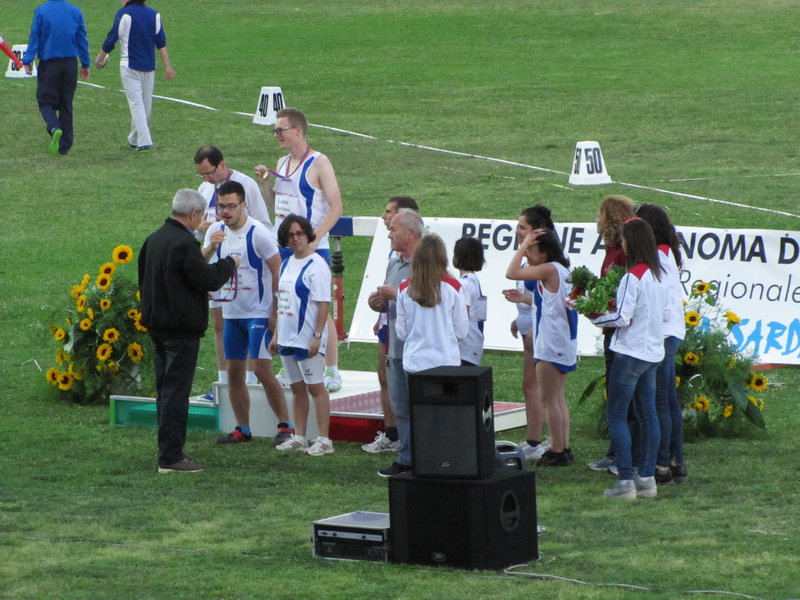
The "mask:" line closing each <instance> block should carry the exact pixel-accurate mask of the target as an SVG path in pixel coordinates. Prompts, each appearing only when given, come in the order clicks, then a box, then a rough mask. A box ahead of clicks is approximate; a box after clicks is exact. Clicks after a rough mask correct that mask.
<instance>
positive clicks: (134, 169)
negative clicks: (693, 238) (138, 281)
mask: <svg viewBox="0 0 800 600" xmlns="http://www.w3.org/2000/svg"><path fill="white" fill-rule="evenodd" d="M38 3H39V1H38V0H15V1H14V2H6V3H4V4H3V5H2V6H1V7H0V27H2V31H0V33H2V35H3V37H4V38H5V39H6V40H7V41H9V43H25V42H26V41H27V36H28V30H29V26H30V21H31V16H32V14H33V10H34V8H35V6H36V5H37V4H38ZM148 4H150V2H148ZM152 4H153V5H154V6H155V7H156V8H158V9H159V10H161V11H162V14H163V18H164V23H165V28H166V32H167V35H168V40H169V49H170V56H171V58H172V63H173V67H174V68H175V70H176V71H177V73H178V74H177V77H176V78H175V80H174V81H172V82H167V81H165V80H164V78H163V73H161V72H159V74H158V79H157V83H156V93H157V94H159V95H163V96H168V97H171V98H177V99H181V100H186V101H189V102H194V103H199V104H203V105H207V106H211V107H214V108H216V109H218V110H217V111H209V110H205V109H202V108H197V107H192V106H187V105H185V104H179V103H175V102H168V101H165V100H157V101H156V103H155V106H154V117H153V121H152V131H153V136H154V140H155V144H156V146H155V150H154V152H152V153H151V154H150V155H143V156H134V155H131V153H130V152H129V150H128V148H127V143H126V140H125V136H126V134H127V131H128V125H129V116H128V111H127V106H126V105H125V99H124V95H123V94H121V93H120V92H119V91H118V90H119V89H120V82H119V74H118V71H117V68H116V67H117V64H118V62H117V57H118V54H117V53H116V52H115V53H114V54H112V57H111V60H110V63H109V67H108V68H106V69H104V70H102V71H97V70H95V69H93V70H92V76H91V79H90V80H89V83H92V84H95V85H98V86H102V88H96V87H90V86H85V85H81V86H79V88H78V92H77V95H76V99H75V113H76V141H75V146H74V149H73V151H72V152H71V155H70V156H68V157H66V158H56V157H52V156H50V155H49V154H48V153H47V137H46V135H45V133H44V127H43V122H42V120H41V117H40V116H39V114H38V111H37V110H36V103H35V82H34V81H28V80H25V81H22V80H13V79H3V80H0V197H2V202H3V207H4V209H5V210H6V214H7V219H8V221H7V223H6V232H5V234H4V235H3V236H2V237H1V238H0V254H1V255H2V257H3V259H2V262H0V327H2V331H3V335H2V336H0V380H2V382H3V386H2V387H3V391H2V392H0V598H14V599H33V598H36V599H39V598H69V599H73V598H74V599H79V598H80V599H83V598H86V599H94V598H101V597H116V598H136V599H141V598H158V599H190V598H192V599H193V598H214V599H216V598H226V599H233V598H235V599H246V598H287V599H288V598H299V597H309V598H312V597H319V598H326V599H328V598H330V599H333V598H342V599H349V598H359V599H360V598H364V599H371V598H404V599H405V598H407V599H421V598H430V599H442V598H448V599H451V598H452V599H462V598H463V599H478V598H486V597H491V598H498V599H500V598H502V599H505V598H508V599H512V598H513V599H515V598H522V597H527V596H538V597H542V598H558V599H566V598H570V599H573V598H604V599H605V598H609V599H611V598H628V597H646V598H674V597H677V596H679V595H684V594H686V593H688V592H690V591H696V590H717V591H726V592H730V593H739V594H746V595H748V596H751V597H757V598H764V599H767V598H769V599H772V598H797V597H800V584H798V581H800V566H798V565H799V563H798V561H797V556H798V554H800V539H799V538H798V535H797V532H796V530H795V529H794V527H796V525H797V523H798V521H799V520H800V519H799V517H800V509H798V489H799V488H798V486H797V478H798V473H799V471H798V461H799V460H800V450H799V449H798V441H797V430H798V428H799V427H800V418H799V417H798V414H797V410H796V406H797V399H796V390H797V388H798V385H800V381H799V380H798V371H797V370H796V369H783V370H780V371H775V372H770V373H768V374H767V375H768V377H769V380H770V384H771V385H770V388H768V393H767V394H766V395H765V399H766V401H767V408H766V409H765V413H764V414H765V418H766V420H767V430H766V432H749V433H746V434H745V435H744V436H742V437H739V438H735V439H722V438H717V439H711V440H700V441H696V442H695V443H692V444H690V445H688V446H687V461H688V464H689V468H690V483H689V484H687V485H685V486H680V487H678V486H673V487H672V488H671V489H670V488H662V489H661V490H660V493H659V499H658V500H657V501H655V502H635V503H629V504H625V505H624V506H622V505H620V504H614V503H609V502H608V501H606V500H605V499H604V498H603V497H602V490H603V488H604V487H605V486H606V485H610V484H611V483H612V481H611V480H610V478H608V477H606V476H603V475H600V474H596V473H593V472H591V471H589V470H588V469H585V468H584V467H582V466H581V465H583V464H585V463H586V462H589V461H590V460H594V459H596V458H598V457H599V456H600V455H601V454H602V452H603V451H604V449H605V442H604V441H603V440H602V439H600V438H598V437H597V435H596V433H595V423H596V418H595V413H594V411H593V410H592V409H591V408H590V407H577V406H575V400H576V398H577V396H578V395H579V393H580V391H581V390H582V389H583V387H584V386H585V385H586V383H587V382H588V381H589V380H590V379H592V378H593V377H595V376H596V375H597V374H598V373H599V372H600V369H601V364H600V361H599V360H598V359H584V360H582V361H581V368H579V369H578V371H577V372H576V373H575V374H574V375H572V376H570V384H569V390H568V394H569V396H568V400H569V402H570V404H571V407H572V410H573V415H572V416H573V444H572V445H573V448H574V449H575V452H576V455H577V458H578V463H579V464H578V465H577V466H576V467H574V468H572V469H560V470H555V471H553V470H551V471H546V470H540V471H539V472H538V478H539V479H538V488H537V490H538V502H539V513H540V522H541V523H542V524H544V525H545V526H546V527H547V528H548V532H547V533H546V534H545V535H544V536H542V537H541V539H540V549H541V552H542V555H543V558H542V560H541V561H539V562H538V563H534V564H531V565H527V566H525V567H524V568H522V569H520V571H522V572H525V573H540V574H549V575H553V576H558V577H563V578H569V579H577V580H581V581H584V582H592V583H594V584H598V585H579V584H576V583H570V582H567V581H563V580H544V579H530V578H527V577H524V576H522V575H519V576H516V577H514V576H506V575H502V574H495V573H469V572H461V571H455V570H447V569H426V568H416V567H410V566H391V565H378V564H369V563H341V562H331V561H324V560H320V559H314V558H312V557H311V548H310V545H309V543H308V535H309V531H310V522H311V521H312V520H314V519H318V518H322V517H327V516H331V515H336V514H340V513H344V512H349V511H352V510H375V511H381V512H385V511H387V510H388V498H387V492H386V482H385V480H382V479H380V478H378V477H377V476H376V475H375V470H376V469H377V468H379V467H382V466H385V465H386V464H388V459H386V458H385V457H383V456H380V457H373V456H367V455H365V454H363V453H362V452H361V451H360V449H359V447H358V446H357V445H355V444H344V443H341V444H337V445H336V453H335V454H334V455H332V456H328V457H325V458H323V459H320V460H312V459H308V460H305V457H299V456H282V455H281V456H278V455H276V453H275V452H273V451H272V450H271V448H270V447H269V445H268V444H267V443H266V442H265V441H257V442H255V443H253V444H251V445H247V447H236V448H224V447H216V446H215V445H214V444H213V436H212V435H209V434H199V433H192V434H190V436H189V445H188V447H187V449H188V450H189V451H190V452H191V453H192V454H193V455H195V456H197V457H198V458H199V459H202V460H203V461H204V462H206V463H207V464H208V465H209V469H208V470H207V471H206V472H205V473H202V474H199V475H198V476H196V477H166V476H158V475H157V474H156V472H155V434H154V432H153V431H152V430H148V429H139V428H133V427H131V428H120V427H115V426H111V425H109V424H108V414H107V407H103V406H92V407H77V406H68V405H64V404H61V403H59V402H58V401H56V400H54V399H53V398H52V396H51V395H50V393H51V392H52V388H50V387H49V386H48V385H47V384H46V383H45V382H44V378H43V377H42V374H41V373H40V371H39V369H38V368H37V362H38V364H39V365H41V366H43V367H44V368H45V369H46V368H47V366H49V365H50V364H51V362H52V355H53V353H54V348H53V346H52V344H51V342H50V341H49V334H48V332H47V330H46V327H47V326H48V325H49V324H50V323H49V321H48V316H49V311H47V310H42V307H47V306H57V305H60V304H62V303H64V302H66V298H67V295H68V292H69V289H70V286H72V285H73V284H75V283H78V281H79V280H80V277H81V276H82V274H83V273H84V272H86V271H87V270H88V269H94V268H95V266H96V265H98V264H100V263H101V262H103V261H105V260H106V257H107V256H108V254H109V253H110V251H111V249H112V248H113V247H115V246H116V245H118V244H121V243H124V244H128V245H130V246H132V247H134V248H136V249H138V248H139V247H140V245H141V243H142V241H143V240H144V238H145V237H146V236H147V235H148V234H149V233H150V232H151V231H153V230H154V229H155V228H156V227H158V226H159V224H160V223H161V222H162V221H163V219H164V218H165V217H166V216H167V215H168V212H169V202H170V200H171V198H172V195H173V194H174V192H175V191H176V190H177V189H179V188H182V187H191V188H196V187H197V185H198V184H199V183H200V180H199V179H198V178H197V177H195V176H194V165H193V164H192V156H193V154H194V152H195V150H196V149H197V148H198V147H199V146H201V145H205V144H209V143H211V144H215V145H217V146H219V147H220V148H221V149H222V150H223V152H224V153H225V158H226V162H227V163H228V164H229V166H231V167H233V168H235V169H237V170H241V171H244V172H246V173H247V172H250V171H251V170H252V167H253V166H254V165H256V164H261V163H263V164H269V165H272V164H274V162H275V161H276V160H277V158H278V157H279V155H280V151H279V148H278V146H277V144H276V143H275V141H274V140H273V139H272V137H271V135H270V134H269V129H267V128H262V127H257V126H254V125H252V124H251V123H250V119H249V118H248V117H245V116H241V115H238V114H236V113H237V112H252V111H253V110H254V108H255V104H256V100H257V98H258V92H259V89H260V88H261V86H265V85H278V86H280V87H281V88H282V89H283V92H284V95H285V97H286V98H287V101H288V104H289V105H291V106H296V107H298V108H301V109H302V110H303V111H304V112H305V113H306V114H307V115H308V117H309V119H310V121H311V122H312V123H314V124H318V125H323V126H326V127H335V128H339V129H343V130H347V131H352V132H358V133H362V134H365V135H370V136H373V137H374V139H367V138H363V137H357V136H352V135H347V134H344V133H339V132H334V131H331V130H328V129H322V128H312V130H311V133H310V143H311V145H312V146H313V147H314V148H315V149H319V150H321V151H323V152H324V153H326V154H327V155H328V156H329V157H330V158H331V161H332V162H333V165H334V167H335V169H336V171H337V175H338V178H339V183H340V186H341V188H342V193H343V198H344V203H345V214H348V215H377V214H379V213H380V212H381V210H382V208H383V206H384V204H385V202H386V200H387V199H388V198H389V197H391V196H392V195H395V194H408V195H411V196H414V197H415V198H417V200H418V201H419V202H420V204H421V206H422V209H423V213H424V214H425V215H430V216H447V217H462V216H465V217H482V218H483V217H487V218H505V219H514V218H516V216H517V215H518V214H519V212H520V210H521V209H522V208H524V207H525V206H529V205H531V204H535V203H543V204H547V205H548V206H550V207H551V208H552V210H553V213H554V216H555V217H556V220H559V221H565V222H567V221H592V220H594V214H595V212H596V210H597V207H598V206H599V203H600V201H601V199H602V198H603V197H604V196H605V195H607V194H611V193H622V194H626V195H629V196H631V197H633V198H634V199H635V200H637V201H640V202H654V203H658V204H661V205H664V206H666V207H667V208H668V210H669V212H670V215H671V216H672V218H673V221H674V222H676V223H677V224H681V225H696V226H711V227H734V228H771V229H778V230H787V231H789V230H792V231H794V230H798V229H800V220H798V218H797V217H793V216H786V215H781V214H777V213H774V212H764V211H755V210H748V209H746V208H741V207H735V206H730V205H722V204H715V203H711V202H706V201H700V200H696V199H692V198H687V197H685V196H680V195H670V194H662V193H659V192H656V191H653V190H646V189H638V188H631V187H627V186H624V185H621V184H612V185H607V186H601V187H570V186H568V185H567V176H566V175H560V174H557V173H550V172H546V171H540V170H535V169H530V168H524V167H520V166H513V165H509V164H502V163H496V162H489V161H485V160H480V159H474V158H465V157H458V156H454V155H450V154H444V153H440V152H434V151H431V150H424V149H420V148H417V147H410V146H403V145H400V144H398V143H396V142H406V143H412V144H418V145H423V146H430V147H435V148H440V149H444V150H450V151H455V152H463V153H468V154H476V155H480V156H487V157H493V158H498V159H502V160H506V161H511V162H515V163H520V164H523V165H529V166H534V167H541V168H545V169H550V170H554V171H561V172H566V171H568V170H569V168H570V165H571V160H572V153H573V149H574V146H575V143H576V142H577V141H580V140H596V141H598V142H599V143H600V144H601V146H602V149H603V155H604V158H605V160H606V163H607V165H608V171H609V173H610V174H611V176H612V177H613V179H614V180H615V181H617V182H624V183H630V184H635V185H640V186H645V187H649V188H659V189H666V190H670V191H674V192H676V193H678V194H687V195H692V196H702V197H707V198H713V199H718V200H724V201H728V202H735V203H739V204H744V205H749V206H754V207H761V208H765V209H769V210H772V211H778V212H784V213H791V214H795V215H797V214H800V209H798V172H799V171H800V169H798V146H797V133H798V129H797V114H798V108H800V107H799V106H798V96H797V77H796V74H797V73H798V66H799V65H798V62H799V61H798V58H800V49H798V42H797V31H796V24H797V17H798V3H797V2H793V1H784V0H781V1H777V0H776V1H746V0H729V1H726V2H714V1H710V0H707V1H698V2H686V1H679V2H668V1H665V0H656V1H652V2H639V1H633V0H610V1H608V2H569V1H566V0H543V1H538V2H534V1H524V0H515V1H511V0H487V1H483V2H478V1H471V0H465V1H461V2H445V1H442V0H434V1H429V2H422V1H419V0H411V1H407V2H402V3H399V2H394V3H391V2H383V1H377V0H376V1H373V2H361V1H355V2H343V1H341V0H329V1H327V2H322V1H319V0H311V1H307V2H304V3H277V2H271V1H269V2H267V1H260V0H255V1H252V2H233V1H232V0H217V1H216V2H210V1H208V0H194V1H191V2H190V1H188V0H171V1H161V2H157V1H156V0H152ZM79 5H80V6H81V8H82V9H83V11H84V14H85V16H86V20H87V25H88V29H89V36H90V45H91V54H92V57H94V56H95V55H96V54H97V52H98V50H99V48H100V44H101V42H102V39H103V38H104V36H105V33H106V32H107V31H108V28H109V27H110V25H111V23H112V19H113V14H114V11H115V9H116V8H117V7H118V3H116V2H103V1H100V0H82V1H81V2H79ZM4 64H5V63H4ZM390 141H393V142H395V143H389V142H390ZM678 180H679V181H678ZM368 244H369V242H368V240H360V239H350V240H346V241H345V248H344V250H345V260H346V265H347V271H346V274H345V277H346V279H345V287H346V292H347V295H348V298H349V299H350V300H354V299H355V296H356V294H357V292H358V286H359V282H360V277H361V272H362V270H363V265H364V263H365V261H366V254H367V251H368V247H369V246H368ZM348 310H352V303H351V304H350V305H349V309H348ZM502 326H505V325H502ZM485 362H486V364H490V365H491V366H492V367H493V368H494V372H495V390H496V396H497V397H498V398H500V399H507V400H516V399H518V398H519V393H518V392H517V388H518V385H519V380H520V377H521V360H520V357H519V356H517V355H512V354H507V353H500V352H489V353H487V356H486V360H485ZM200 364H201V365H202V366H203V367H204V368H205V369H206V370H205V371H199V372H198V376H197V379H196V386H195V387H196V391H197V392H200V393H202V392H204V391H206V390H207V388H208V385H209V383H210V382H211V380H212V378H213V377H212V374H211V370H212V369H213V368H214V366H213V365H214V362H213V349H212V347H211V344H210V343H209V341H207V342H206V343H205V344H204V348H203V351H202V356H201V361H200ZM340 364H341V366H343V367H344V368H349V369H370V368H372V366H373V364H374V347H373V346H371V345H368V346H359V345H352V346H351V347H349V348H345V347H342V349H341V359H340ZM504 437H505V436H504ZM510 437H511V439H514V440H520V439H521V438H522V433H521V432H519V431H517V432H515V433H513V434H511V436H510ZM609 583H620V584H629V585H636V586H642V587H646V588H648V589H649V591H644V590H638V589H632V588H620V587H608V586H603V585H599V584H609Z"/></svg>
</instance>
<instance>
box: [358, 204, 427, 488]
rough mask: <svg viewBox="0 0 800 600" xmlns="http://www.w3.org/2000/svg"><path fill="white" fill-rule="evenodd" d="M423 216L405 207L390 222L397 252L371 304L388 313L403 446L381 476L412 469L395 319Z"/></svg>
mask: <svg viewBox="0 0 800 600" xmlns="http://www.w3.org/2000/svg"><path fill="white" fill-rule="evenodd" d="M423 228H424V226H423V223H422V217H420V216H419V214H417V213H416V212H414V211H413V210H410V209H407V208H404V209H401V210H400V211H398V213H397V214H396V215H395V216H394V217H393V218H392V220H391V222H390V223H389V239H390V240H392V250H394V251H395V256H394V257H393V258H392V259H391V260H390V261H389V265H388V267H386V279H385V280H384V284H383V285H382V286H380V287H378V289H377V290H376V291H375V292H373V293H372V294H370V296H369V306H370V308H372V310H374V311H376V312H386V311H387V309H388V313H389V351H388V352H387V354H386V357H387V368H386V375H387V379H388V384H389V402H390V403H391V405H392V410H393V411H394V414H395V417H396V418H397V430H398V433H399V435H400V450H399V451H398V453H397V460H396V461H395V462H393V463H392V464H391V466H389V467H386V468H385V469H380V470H379V471H378V474H379V475H381V476H382V477H391V476H392V475H399V474H400V473H404V472H406V471H410V470H411V432H410V413H411V411H410V407H409V400H408V383H407V382H406V376H405V372H404V371H403V342H402V341H400V340H399V339H398V338H397V331H396V330H395V323H396V321H397V308H396V305H395V298H396V297H397V288H398V287H399V286H400V284H401V283H402V282H403V281H404V280H406V279H408V278H409V277H410V276H411V256H412V254H413V253H414V249H415V248H416V247H417V244H418V243H419V240H420V238H421V237H422V232H423Z"/></svg>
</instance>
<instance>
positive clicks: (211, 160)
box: [194, 146, 272, 402]
mask: <svg viewBox="0 0 800 600" xmlns="http://www.w3.org/2000/svg"><path fill="white" fill-rule="evenodd" d="M194 166H195V168H196V169H197V176H198V177H202V178H203V183H202V184H200V187H199V188H197V191H198V192H200V195H202V196H203V197H204V198H205V199H206V203H207V206H206V212H205V216H204V218H203V221H202V222H201V223H200V226H199V227H198V228H197V233H196V235H197V239H198V240H200V241H201V242H202V241H203V240H204V239H205V234H206V231H208V228H209V227H210V226H211V225H212V224H213V223H216V222H218V221H219V220H220V219H221V218H222V216H221V215H220V213H219V209H218V207H217V202H218V197H219V188H220V186H221V185H222V184H223V183H225V182H226V181H237V182H239V183H240V184H242V187H243V188H244V194H245V202H246V204H245V205H244V212H245V214H246V215H247V216H249V217H253V218H254V219H255V220H256V221H258V222H260V223H261V224H263V225H265V226H266V227H267V229H272V223H270V220H269V213H268V212H267V206H266V204H264V198H263V197H262V196H261V189H260V188H259V186H258V184H257V183H256V182H255V181H254V180H253V178H252V177H248V176H247V175H245V174H244V173H240V172H239V171H235V170H233V169H231V168H229V167H228V165H226V164H225V160H224V159H223V157H222V151H221V150H220V149H219V148H217V147H216V146H203V147H202V148H199V149H198V150H197V152H196V153H195V155H194ZM212 296H213V295H212ZM209 306H210V307H211V317H212V319H213V321H214V349H215V350H216V355H217V382H219V383H228V363H227V361H226V360H225V352H224V349H223V347H222V327H223V324H222V304H220V303H218V302H217V301H216V300H214V299H213V298H212V299H211V300H210V301H209ZM247 383H248V384H255V383H257V380H256V376H255V374H254V373H253V369H252V365H248V369H247ZM201 398H202V399H203V400H208V401H209V402H211V401H213V400H214V393H213V390H212V391H209V392H208V393H207V394H206V395H204V396H201Z"/></svg>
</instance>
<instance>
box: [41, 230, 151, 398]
mask: <svg viewBox="0 0 800 600" xmlns="http://www.w3.org/2000/svg"><path fill="white" fill-rule="evenodd" d="M111 259H112V260H111V262H107V263H105V264H103V265H101V266H100V269H99V272H98V274H97V276H96V277H95V279H94V280H92V277H91V276H90V275H89V274H88V273H87V274H85V275H84V276H83V279H82V280H81V282H80V283H79V284H77V285H74V286H72V290H71V294H70V295H71V300H70V304H69V307H68V308H65V309H60V310H57V311H56V315H55V319H54V320H56V321H58V322H60V324H59V325H53V326H51V327H50V332H51V334H52V336H53V339H54V340H55V341H56V342H57V344H58V346H57V350H56V355H55V362H56V363H57V366H54V367H52V368H50V369H49V370H48V371H47V373H46V378H47V381H48V382H50V383H51V384H52V385H53V386H55V387H56V388H58V390H59V395H60V396H62V397H63V398H65V399H69V400H72V401H74V402H76V403H79V404H91V403H92V402H96V401H97V400H99V399H101V398H102V399H107V398H108V396H110V395H111V394H115V393H124V394H126V395H142V393H143V392H144V393H146V394H148V395H149V394H150V393H152V391H153V389H154V388H155V386H154V384H153V375H152V361H149V360H148V361H142V359H143V358H144V357H145V356H146V355H148V354H150V353H151V348H152V343H151V341H150V337H149V336H148V335H147V333H146V332H147V329H146V328H145V327H144V326H143V325H142V322H141V319H142V315H141V313H140V312H139V301H140V296H139V292H138V290H137V285H136V283H135V282H134V281H131V280H130V279H129V278H127V277H125V275H124V273H123V272H122V271H123V269H124V265H125V264H126V263H128V262H130V261H131V260H132V259H133V250H132V249H131V248H130V247H129V246H124V245H123V246H117V247H116V248H114V251H113V252H112V254H111ZM117 265H119V267H118V266H117ZM59 315H61V316H59ZM64 315H66V316H64ZM62 319H63V320H62Z"/></svg>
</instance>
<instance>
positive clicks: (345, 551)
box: [311, 511, 391, 562]
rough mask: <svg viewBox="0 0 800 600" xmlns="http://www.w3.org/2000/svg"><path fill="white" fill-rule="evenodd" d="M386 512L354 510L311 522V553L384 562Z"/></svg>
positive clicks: (387, 545)
mask: <svg viewBox="0 0 800 600" xmlns="http://www.w3.org/2000/svg"><path fill="white" fill-rule="evenodd" d="M389 526H390V521H389V515H388V513H375V512H366V511H357V512H352V513H347V514H344V515H337V516H335V517H328V518H327V519H320V520H319V521H314V522H312V523H311V542H312V544H313V546H314V556H319V557H321V558H332V559H338V560H367V561H373V562H388V561H389V555H390V549H391V542H390V535H389Z"/></svg>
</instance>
